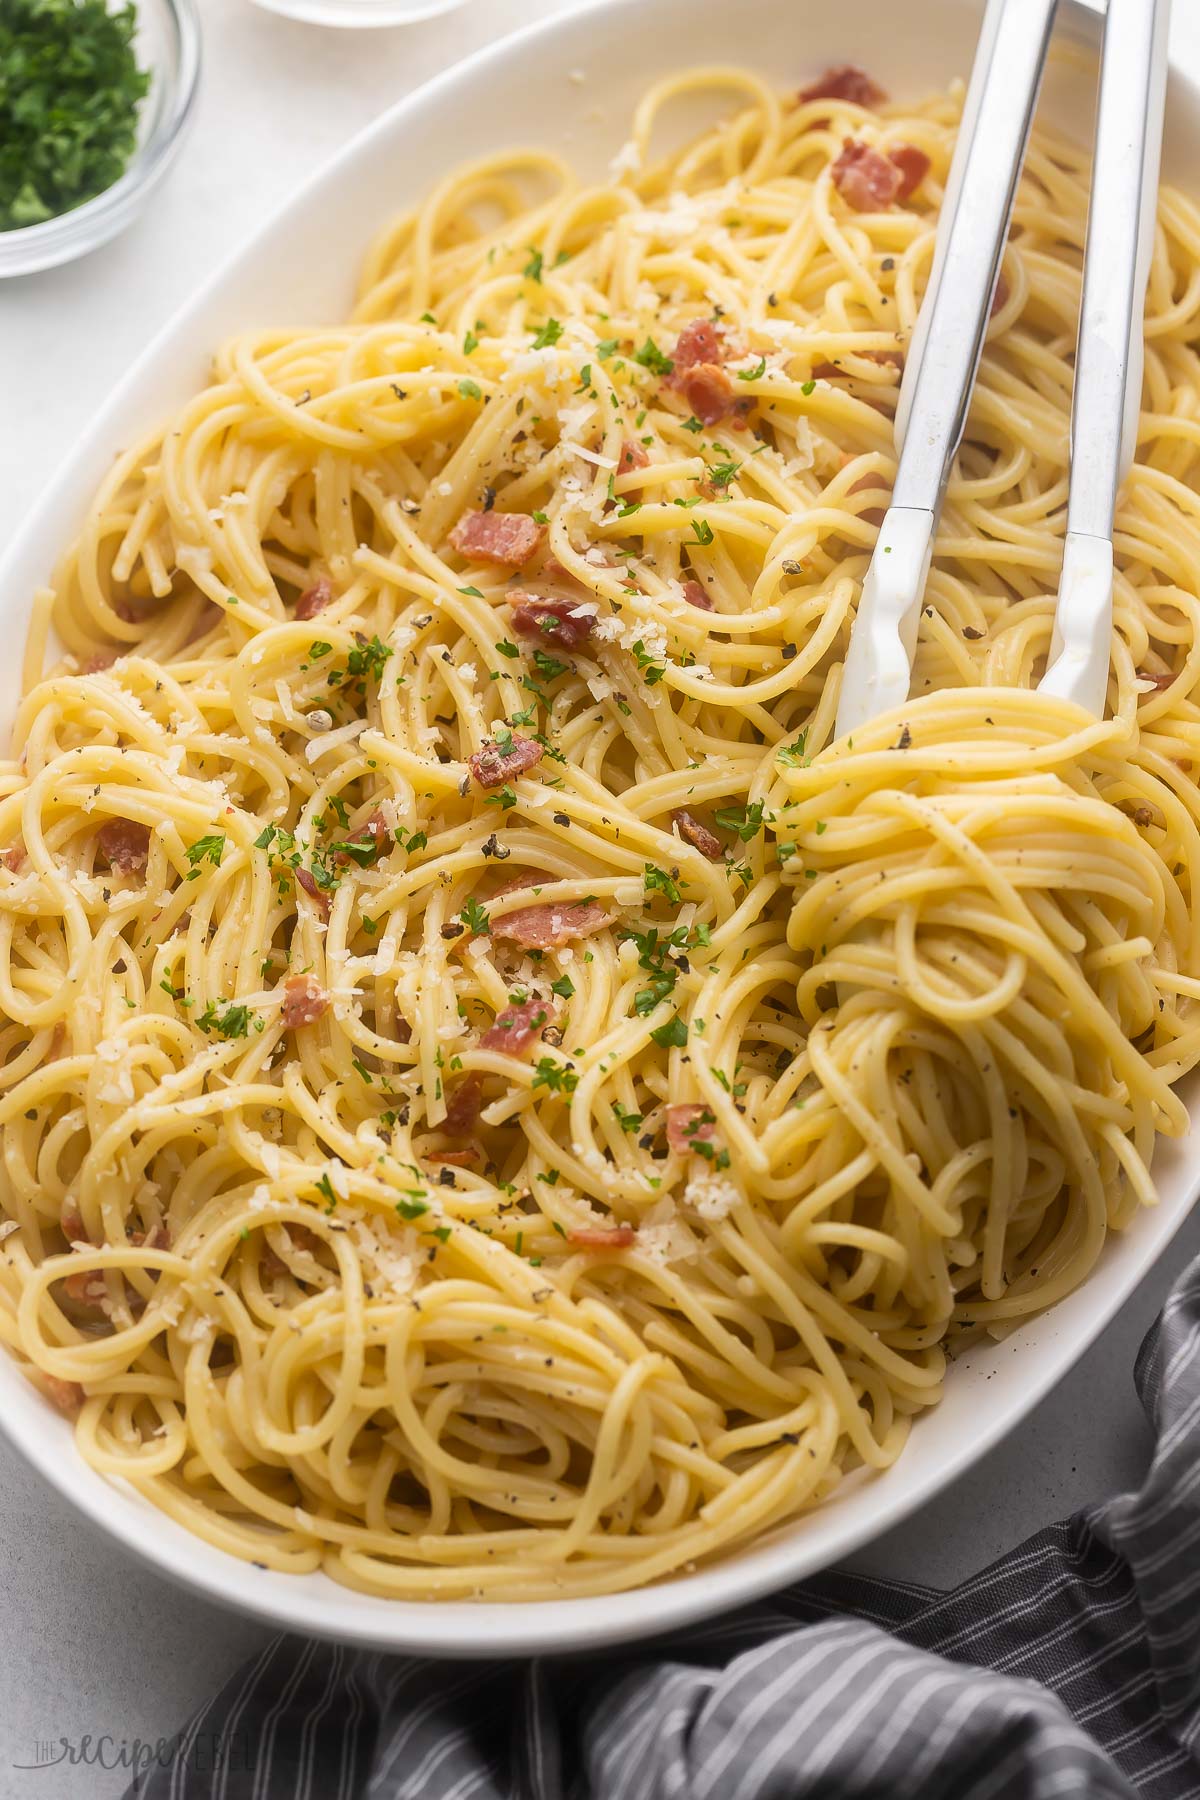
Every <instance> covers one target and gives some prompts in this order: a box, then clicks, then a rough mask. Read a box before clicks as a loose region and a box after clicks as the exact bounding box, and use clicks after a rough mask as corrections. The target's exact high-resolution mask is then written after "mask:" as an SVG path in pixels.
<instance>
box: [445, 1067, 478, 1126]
mask: <svg viewBox="0 0 1200 1800" xmlns="http://www.w3.org/2000/svg"><path fill="white" fill-rule="evenodd" d="M482 1105H483V1077H482V1075H464V1076H463V1079H462V1080H461V1081H460V1082H459V1084H458V1086H457V1087H456V1088H455V1090H454V1092H453V1093H452V1094H451V1095H449V1097H448V1098H447V1101H446V1116H445V1118H444V1119H443V1120H442V1130H443V1131H444V1132H445V1133H446V1136H447V1137H455V1138H464V1137H470V1135H471V1133H472V1132H473V1131H474V1130H475V1127H476V1126H477V1125H478V1124H479V1110H480V1107H481V1106H482Z"/></svg>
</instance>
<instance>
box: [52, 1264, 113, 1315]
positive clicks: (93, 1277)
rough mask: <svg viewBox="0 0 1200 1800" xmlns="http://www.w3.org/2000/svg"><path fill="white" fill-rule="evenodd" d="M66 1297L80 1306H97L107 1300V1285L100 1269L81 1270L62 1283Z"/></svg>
mask: <svg viewBox="0 0 1200 1800" xmlns="http://www.w3.org/2000/svg"><path fill="white" fill-rule="evenodd" d="M63 1287H64V1289H65V1290H66V1293H67V1295H68V1297H69V1298H70V1299H72V1300H74V1301H76V1302H77V1304H78V1305H80V1306H99V1305H100V1304H101V1303H102V1301H105V1300H107V1299H108V1283H107V1281H106V1280H105V1279H104V1274H103V1271H102V1270H100V1269H81V1270H80V1271H79V1273H78V1274H77V1275H68V1276H67V1277H66V1279H65V1280H64V1282H63Z"/></svg>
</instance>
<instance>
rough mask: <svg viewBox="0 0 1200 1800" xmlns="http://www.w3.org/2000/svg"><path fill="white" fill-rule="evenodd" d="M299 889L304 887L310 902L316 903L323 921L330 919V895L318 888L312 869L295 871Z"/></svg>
mask: <svg viewBox="0 0 1200 1800" xmlns="http://www.w3.org/2000/svg"><path fill="white" fill-rule="evenodd" d="M292 873H293V874H294V875H295V877H296V885H297V887H302V888H303V889H304V891H305V893H306V894H307V895H308V896H309V898H310V900H312V901H314V902H315V903H316V908H317V911H318V912H319V913H320V915H321V917H322V918H323V919H328V917H329V895H328V894H327V893H325V891H324V890H323V889H322V888H320V887H318V886H317V878H316V876H315V875H314V874H313V872H312V870H311V869H293V871H292Z"/></svg>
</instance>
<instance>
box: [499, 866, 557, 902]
mask: <svg viewBox="0 0 1200 1800" xmlns="http://www.w3.org/2000/svg"><path fill="white" fill-rule="evenodd" d="M557 880H558V876H557V875H550V874H547V872H546V870H545V869H522V870H521V872H520V874H519V875H510V876H509V877H508V880H507V881H502V882H501V883H500V886H499V887H498V888H494V889H493V891H492V893H491V894H490V895H489V896H488V897H489V899H492V900H500V899H502V898H503V897H504V895H505V894H515V893H516V892H517V890H518V888H539V887H544V886H545V884H546V883H547V882H548V881H557Z"/></svg>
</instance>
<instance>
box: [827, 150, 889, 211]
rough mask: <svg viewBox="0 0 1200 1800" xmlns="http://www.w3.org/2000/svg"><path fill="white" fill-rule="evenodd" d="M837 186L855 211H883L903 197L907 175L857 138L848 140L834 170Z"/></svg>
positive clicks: (833, 174) (887, 158)
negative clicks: (902, 191) (901, 192)
mask: <svg viewBox="0 0 1200 1800" xmlns="http://www.w3.org/2000/svg"><path fill="white" fill-rule="evenodd" d="M831 174H832V176H833V185H834V187H835V188H836V189H837V190H838V193H839V194H840V195H841V196H842V199H843V200H844V201H845V202H846V204H847V206H852V207H853V208H854V210H855V212H879V211H881V210H882V209H883V208H884V207H886V206H890V205H891V204H892V202H893V201H894V200H897V199H898V198H899V196H900V189H901V188H902V187H903V185H904V179H905V178H904V172H903V170H902V169H900V168H898V167H897V165H896V164H895V163H894V162H893V161H892V160H891V158H890V157H887V156H882V155H881V154H880V152H879V151H878V150H872V148H871V146H870V145H869V144H863V143H860V142H859V141H858V139H857V138H847V139H846V142H845V147H844V148H843V150H842V153H841V155H840V156H839V157H838V159H837V161H836V162H835V163H834V165H833V168H832V170H831Z"/></svg>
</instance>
